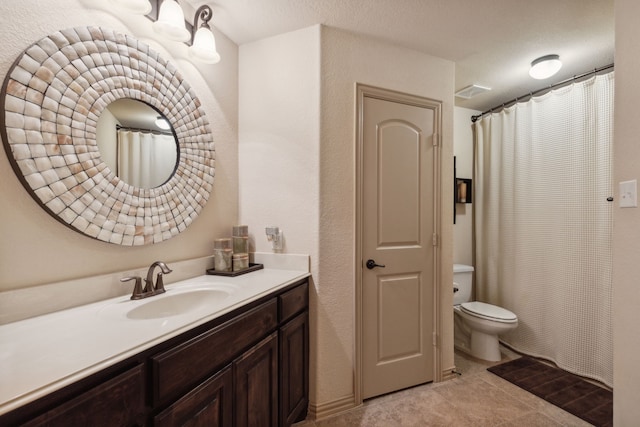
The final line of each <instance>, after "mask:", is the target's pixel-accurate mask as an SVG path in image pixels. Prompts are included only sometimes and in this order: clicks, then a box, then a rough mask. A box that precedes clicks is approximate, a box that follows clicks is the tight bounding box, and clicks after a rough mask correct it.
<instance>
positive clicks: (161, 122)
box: [156, 116, 171, 130]
mask: <svg viewBox="0 0 640 427" xmlns="http://www.w3.org/2000/svg"><path fill="white" fill-rule="evenodd" d="M156 126H158V127H159V128H160V129H162V130H169V129H171V125H170V124H169V122H168V121H167V119H165V118H163V117H162V116H158V118H157V119H156Z"/></svg>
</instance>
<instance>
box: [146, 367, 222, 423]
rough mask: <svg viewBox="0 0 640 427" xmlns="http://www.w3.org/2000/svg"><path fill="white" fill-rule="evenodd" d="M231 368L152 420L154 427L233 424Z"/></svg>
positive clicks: (215, 376)
mask: <svg viewBox="0 0 640 427" xmlns="http://www.w3.org/2000/svg"><path fill="white" fill-rule="evenodd" d="M232 388H233V376H232V373H231V367H227V368H225V369H223V370H222V371H220V372H219V373H218V374H216V375H214V376H213V377H211V378H209V379H208V380H206V381H205V382H204V383H202V384H200V385H199V386H198V387H196V388H195V389H193V390H192V391H191V392H189V393H187V394H186V395H185V396H184V397H182V398H181V399H180V400H178V401H177V402H176V403H174V404H173V405H171V406H170V407H168V408H167V409H165V410H164V411H163V412H162V413H160V414H159V415H158V416H156V417H155V418H154V420H153V425H154V426H155V427H176V426H192V427H196V426H207V427H231V426H232V425H233V389H232Z"/></svg>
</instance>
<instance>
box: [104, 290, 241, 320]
mask: <svg viewBox="0 0 640 427" xmlns="http://www.w3.org/2000/svg"><path fill="white" fill-rule="evenodd" d="M236 290H237V287H236V286H235V285H227V284H215V285H211V284H208V285H204V284H200V283H196V284H190V285H186V286H178V287H172V288H168V289H167V291H166V292H165V293H164V294H160V295H156V296H152V297H148V298H144V299H141V300H134V301H131V300H130V299H128V298H126V299H121V300H120V301H118V302H115V303H113V304H108V305H107V306H105V307H103V308H102V309H101V310H100V313H101V314H102V315H105V316H107V317H109V318H112V319H122V320H125V319H132V320H152V319H166V318H169V317H174V316H182V315H187V314H196V313H200V312H204V311H207V310H208V311H216V310H217V309H219V308H221V307H223V306H224V305H225V300H227V298H229V296H230V295H232V294H233V293H234V291H236Z"/></svg>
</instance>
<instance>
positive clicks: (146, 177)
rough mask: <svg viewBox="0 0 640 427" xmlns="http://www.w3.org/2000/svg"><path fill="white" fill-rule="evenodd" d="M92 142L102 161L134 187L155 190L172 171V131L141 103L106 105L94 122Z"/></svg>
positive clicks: (174, 156)
mask: <svg viewBox="0 0 640 427" xmlns="http://www.w3.org/2000/svg"><path fill="white" fill-rule="evenodd" d="M96 141H97V144H98V148H99V149H100V156H101V157H102V160H103V161H104V162H105V163H106V164H107V166H109V168H110V169H111V170H112V171H113V172H114V173H115V174H116V175H117V176H118V177H119V178H120V179H121V180H123V181H124V182H126V183H127V184H129V185H132V186H134V187H138V188H144V189H150V188H155V187H159V186H161V185H162V184H164V183H165V182H167V181H168V180H169V179H170V178H171V176H172V175H173V172H174V171H175V169H176V164H177V160H178V143H177V141H176V139H175V136H174V132H173V129H172V128H171V125H170V124H169V122H168V121H167V119H166V118H165V117H163V116H161V115H159V113H158V112H157V111H156V110H155V109H154V108H152V107H151V106H149V105H147V104H145V103H144V102H141V101H138V100H135V99H128V98H122V99H118V100H116V101H114V102H112V103H110V104H109V105H108V106H107V108H106V109H105V110H104V111H103V112H102V114H101V115H100V118H99V119H98V123H97V125H96Z"/></svg>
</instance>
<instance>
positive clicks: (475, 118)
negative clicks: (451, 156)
mask: <svg viewBox="0 0 640 427" xmlns="http://www.w3.org/2000/svg"><path fill="white" fill-rule="evenodd" d="M610 68H611V69H613V64H609V65H605V66H604V67H600V68H595V69H593V70H592V71H589V72H586V73H583V74H580V75H577V76H573V77H571V78H568V79H566V80H562V81H561V82H558V83H555V84H552V85H549V86H547V87H544V88H542V89H538V90H536V91H533V92H529V93H528V94H526V95H523V96H520V97H517V98H514V99H512V100H511V101H509V102H505V103H502V104H501V105H498V106H497V107H493V108H491V109H489V110H487V111H484V112H482V113H480V114H478V115H475V116H471V122H473V123H475V122H476V121H478V119H480V118H481V117H482V116H484V115H485V114H490V113H493V112H498V111H502V110H503V109H504V108H506V107H510V106H512V105H514V104H516V103H517V102H518V101H524V100H527V101H528V100H529V99H531V98H533V97H534V96H536V95H540V94H541V93H545V92H548V91H550V90H553V89H557V88H559V87H562V86H566V85H568V84H569V83H573V82H575V81H577V80H580V79H583V78H585V77H587V76H590V75H592V74H593V75H596V74H598V73H601V72H603V71H606V70H608V69H610Z"/></svg>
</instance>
